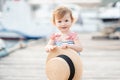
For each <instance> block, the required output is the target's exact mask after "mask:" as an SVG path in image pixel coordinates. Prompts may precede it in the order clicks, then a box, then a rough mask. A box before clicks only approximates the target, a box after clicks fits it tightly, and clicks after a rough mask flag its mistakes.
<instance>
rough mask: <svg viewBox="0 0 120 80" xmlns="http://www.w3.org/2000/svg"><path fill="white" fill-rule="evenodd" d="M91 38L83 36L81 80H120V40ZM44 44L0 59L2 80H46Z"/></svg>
mask: <svg viewBox="0 0 120 80" xmlns="http://www.w3.org/2000/svg"><path fill="white" fill-rule="evenodd" d="M92 35H93V34H89V35H88V34H83V33H81V34H80V39H81V43H82V44H83V47H84V50H83V52H81V55H80V57H81V59H82V62H83V66H84V67H83V78H82V80H120V40H92V39H91V36H92ZM45 44H46V42H44V41H42V40H41V41H37V42H36V44H34V45H33V46H28V47H27V48H24V49H20V50H18V51H15V52H13V53H11V54H10V55H8V56H6V57H3V58H0V80H47V77H46V74H45V61H46V57H47V53H46V52H45V50H44V47H45Z"/></svg>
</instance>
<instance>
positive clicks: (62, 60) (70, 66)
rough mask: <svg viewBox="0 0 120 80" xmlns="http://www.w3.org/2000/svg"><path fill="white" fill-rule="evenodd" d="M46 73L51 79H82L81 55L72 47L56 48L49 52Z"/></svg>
mask: <svg viewBox="0 0 120 80" xmlns="http://www.w3.org/2000/svg"><path fill="white" fill-rule="evenodd" d="M46 74H47V77H48V79H49V80H80V79H81V76H82V63H81V59H80V56H79V55H78V53H77V52H76V51H74V50H72V49H61V48H58V47H57V48H55V49H54V50H52V51H51V52H49V54H48V57H47V61H46Z"/></svg>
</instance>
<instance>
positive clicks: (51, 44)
mask: <svg viewBox="0 0 120 80" xmlns="http://www.w3.org/2000/svg"><path fill="white" fill-rule="evenodd" d="M55 47H56V46H55V45H54V40H52V39H50V40H49V41H48V44H47V45H46V46H45V49H46V52H49V51H51V50H53V49H54V48H55Z"/></svg>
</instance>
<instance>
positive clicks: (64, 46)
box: [61, 44, 69, 49]
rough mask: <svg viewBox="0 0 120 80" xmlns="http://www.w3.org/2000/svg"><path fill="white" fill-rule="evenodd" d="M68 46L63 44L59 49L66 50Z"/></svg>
mask: <svg viewBox="0 0 120 80" xmlns="http://www.w3.org/2000/svg"><path fill="white" fill-rule="evenodd" d="M68 46H69V45H68V44H63V45H61V48H62V49H66V48H68Z"/></svg>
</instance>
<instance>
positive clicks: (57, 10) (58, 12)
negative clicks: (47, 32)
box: [52, 6, 74, 24]
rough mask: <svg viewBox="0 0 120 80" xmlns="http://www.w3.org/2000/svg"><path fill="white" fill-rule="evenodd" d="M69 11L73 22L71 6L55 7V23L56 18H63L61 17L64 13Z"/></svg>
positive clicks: (53, 20)
mask: <svg viewBox="0 0 120 80" xmlns="http://www.w3.org/2000/svg"><path fill="white" fill-rule="evenodd" d="M68 13H69V14H70V17H71V20H72V22H73V21H74V18H73V15H72V11H71V10H70V9H69V8H67V7H65V6H59V7H57V8H55V10H54V11H53V15H52V16H53V17H52V22H53V24H55V19H56V18H57V19H61V18H63V17H64V15H66V14H68Z"/></svg>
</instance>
